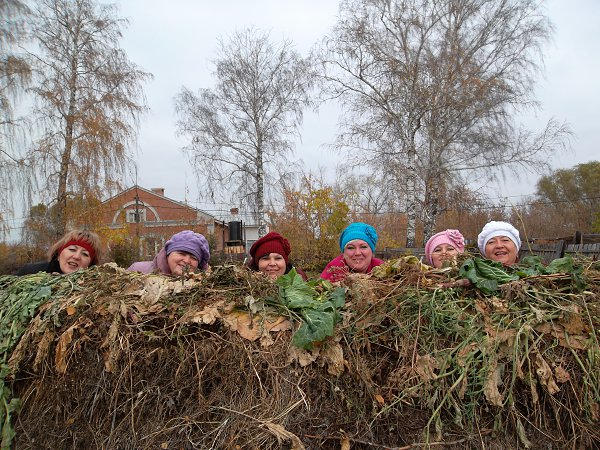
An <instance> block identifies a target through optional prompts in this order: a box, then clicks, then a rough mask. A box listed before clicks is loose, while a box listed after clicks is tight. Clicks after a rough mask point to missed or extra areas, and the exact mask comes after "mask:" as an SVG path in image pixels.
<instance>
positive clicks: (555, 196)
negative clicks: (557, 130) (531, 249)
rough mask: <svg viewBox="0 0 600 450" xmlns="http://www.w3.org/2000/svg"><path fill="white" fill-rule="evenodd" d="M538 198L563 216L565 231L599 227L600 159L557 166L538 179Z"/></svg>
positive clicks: (563, 229)
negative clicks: (566, 167) (599, 160)
mask: <svg viewBox="0 0 600 450" xmlns="http://www.w3.org/2000/svg"><path fill="white" fill-rule="evenodd" d="M536 195H537V197H538V200H540V201H542V202H545V203H547V204H549V206H550V207H551V208H552V209H553V210H555V211H556V212H557V213H558V216H559V217H560V225H561V231H562V232H563V233H564V235H569V234H573V232H574V231H581V232H584V233H590V232H592V231H596V232H597V231H600V230H599V229H596V228H595V224H596V223H597V222H598V221H599V220H600V162H598V161H590V162H588V163H585V164H578V165H576V166H575V167H573V168H572V169H558V170H555V171H553V172H552V173H550V174H549V175H545V176H543V177H542V178H540V180H539V181H538V182H537V192H536Z"/></svg>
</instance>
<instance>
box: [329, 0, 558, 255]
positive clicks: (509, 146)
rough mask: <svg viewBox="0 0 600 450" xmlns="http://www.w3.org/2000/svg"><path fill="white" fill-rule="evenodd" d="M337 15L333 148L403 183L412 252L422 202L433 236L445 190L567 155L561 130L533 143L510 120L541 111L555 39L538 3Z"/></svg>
mask: <svg viewBox="0 0 600 450" xmlns="http://www.w3.org/2000/svg"><path fill="white" fill-rule="evenodd" d="M340 11H341V12H340V19H339V22H338V24H337V25H336V27H335V28H334V29H333V31H332V33H331V34H330V35H329V36H327V37H326V38H325V40H324V45H323V49H322V51H321V52H320V53H321V59H322V67H323V77H324V79H325V80H326V81H327V84H326V86H327V92H328V93H329V95H331V96H332V97H334V98H341V99H343V100H344V105H345V114H344V116H343V118H342V125H343V126H344V130H345V131H344V132H343V133H342V134H341V135H340V136H339V138H338V141H337V144H338V146H339V148H343V149H349V151H354V150H359V152H355V153H357V154H358V157H356V156H355V161H358V162H364V163H366V164H369V165H371V166H372V167H375V168H378V169H381V170H383V171H387V172H389V173H392V174H394V175H395V176H396V177H398V178H399V179H400V180H399V181H404V183H405V184H406V193H407V201H406V203H407V218H408V225H407V228H408V229H407V246H413V245H414V243H415V242H414V241H415V230H416V220H417V210H418V209H419V205H421V204H422V209H423V214H422V216H423V219H424V221H425V227H426V230H425V237H427V236H428V235H429V234H431V233H432V232H433V227H434V226H435V222H436V219H437V217H438V215H439V213H440V211H439V206H440V198H439V193H440V192H441V191H442V190H443V188H444V184H448V186H449V185H450V184H451V182H452V181H453V180H456V178H457V177H458V176H459V175H460V176H461V177H462V178H463V179H468V177H469V176H473V175H474V174H475V173H476V174H477V176H478V177H479V178H478V179H479V180H480V182H481V181H485V180H486V179H489V178H491V177H494V176H496V175H497V174H499V173H500V172H501V170H502V169H503V168H507V167H521V166H528V167H530V168H536V167H537V168H543V167H545V163H546V159H544V157H546V156H547V154H548V153H549V152H551V151H553V150H554V149H555V148H556V147H558V146H561V145H562V143H563V137H564V135H565V134H567V133H568V129H567V128H566V127H564V126H562V125H559V124H557V123H556V122H554V121H550V122H549V123H548V124H547V126H546V128H545V129H544V130H543V131H542V132H541V133H539V134H538V135H534V134H533V133H531V132H529V131H527V130H523V129H520V128H519V127H518V126H517V125H516V124H515V123H514V120H513V117H514V116H515V114H516V113H517V112H518V111H520V110H522V109H523V108H534V107H536V103H535V101H534V99H533V97H532V96H533V87H534V77H535V75H536V74H537V73H538V72H539V69H540V68H541V53H540V50H541V47H542V45H543V44H544V43H545V42H546V41H547V40H548V39H549V36H550V32H551V26H550V24H549V22H548V21H547V19H546V18H545V17H544V16H543V15H542V14H541V10H540V4H539V2H537V1H534V0H506V1H497V0H460V1H459V0H445V1H437V0H405V1H399V0H391V1H390V0H345V1H343V2H342V6H341V9H340ZM357 158H358V159H357ZM448 186H446V187H448ZM421 202H422V203H421Z"/></svg>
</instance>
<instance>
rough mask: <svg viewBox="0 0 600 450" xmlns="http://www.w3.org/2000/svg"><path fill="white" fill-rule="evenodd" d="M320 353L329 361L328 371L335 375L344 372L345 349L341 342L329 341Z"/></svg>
mask: <svg viewBox="0 0 600 450" xmlns="http://www.w3.org/2000/svg"><path fill="white" fill-rule="evenodd" d="M320 355H321V357H322V358H323V360H324V361H325V362H326V363H327V373H329V374H330V375H335V376H338V375H341V374H342V373H344V368H345V364H344V351H343V350H342V347H341V346H340V344H338V343H337V342H336V343H333V342H329V343H328V344H327V345H326V346H324V347H322V348H321V350H320Z"/></svg>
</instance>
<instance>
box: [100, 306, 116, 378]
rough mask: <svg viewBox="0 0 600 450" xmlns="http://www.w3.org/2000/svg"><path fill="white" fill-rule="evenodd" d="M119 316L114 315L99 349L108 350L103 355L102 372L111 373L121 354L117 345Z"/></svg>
mask: <svg viewBox="0 0 600 450" xmlns="http://www.w3.org/2000/svg"><path fill="white" fill-rule="evenodd" d="M119 317H120V316H118V315H115V316H114V318H113V321H112V323H111V324H110V328H109V329H108V333H107V334H106V338H105V339H104V342H102V345H100V348H108V350H107V351H106V352H105V353H104V370H106V371H107V372H113V370H114V368H115V364H116V362H117V360H118V359H119V356H120V354H121V349H120V347H119V346H118V345H117V336H118V335H119V325H120V323H121V320H120V318H119Z"/></svg>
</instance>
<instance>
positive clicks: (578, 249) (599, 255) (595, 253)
mask: <svg viewBox="0 0 600 450" xmlns="http://www.w3.org/2000/svg"><path fill="white" fill-rule="evenodd" d="M567 254H571V255H581V256H587V257H590V258H592V259H593V260H598V259H600V243H597V244H569V245H567V248H566V249H565V255H567Z"/></svg>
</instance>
